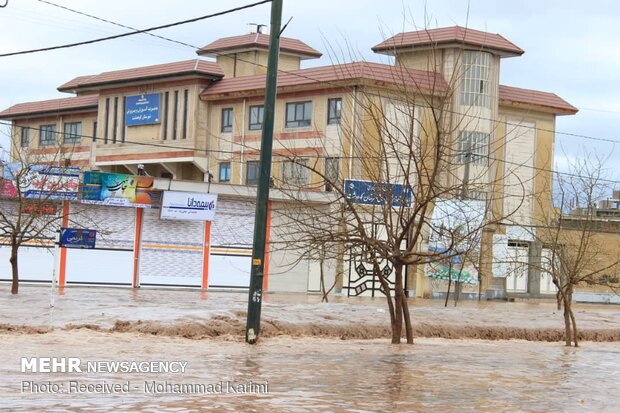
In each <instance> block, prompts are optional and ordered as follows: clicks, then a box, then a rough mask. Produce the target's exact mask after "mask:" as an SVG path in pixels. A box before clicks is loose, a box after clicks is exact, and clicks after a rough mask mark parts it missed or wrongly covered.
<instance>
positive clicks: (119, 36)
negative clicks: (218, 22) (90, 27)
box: [0, 0, 271, 57]
mask: <svg viewBox="0 0 620 413" xmlns="http://www.w3.org/2000/svg"><path fill="white" fill-rule="evenodd" d="M269 2H271V0H262V1H259V2H256V3H250V4H246V5H243V6H239V7H235V8H232V9H228V10H224V11H221V12H216V13H212V14H207V15H204V16H199V17H194V18H191V19H187V20H182V21H177V22H174V23H168V24H164V25H160V26H154V27H149V28H147V29H141V30H133V31H131V32H127V33H120V34H116V35H113V36H106V37H100V38H97V39H91V40H85V41H82V42H75V43H68V44H63V45H58V46H50V47H42V48H39V49H30V50H22V51H18V52H10V53H2V54H0V57H9V56H18V55H25V54H31V53H38V52H46V51H50V50H58V49H68V48H71V47H76V46H83V45H87V44H93V43H99V42H103V41H107V40H113V39H120V38H122V37H128V36H133V35H136V34H142V33H148V32H151V31H154V30H161V29H167V28H170V27H175V26H180V25H184V24H188V23H194V22H197V21H201V20H206V19H210V18H213V17H217V16H223V15H226V14H230V13H234V12H237V11H241V10H245V9H249V8H252V7H256V6H259V5H261V4H265V3H269Z"/></svg>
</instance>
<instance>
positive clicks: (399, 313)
mask: <svg viewBox="0 0 620 413" xmlns="http://www.w3.org/2000/svg"><path fill="white" fill-rule="evenodd" d="M396 282H397V283H398V277H397V278H396ZM396 285H398V284H396ZM388 294H389V290H388ZM394 307H396V308H395V311H394V313H395V314H394V315H395V317H394V325H393V326H392V344H400V337H401V336H402V334H403V297H402V296H401V295H400V294H399V293H398V287H396V291H395V294H394Z"/></svg>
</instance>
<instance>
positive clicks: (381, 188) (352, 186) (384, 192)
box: [344, 179, 412, 208]
mask: <svg viewBox="0 0 620 413" xmlns="http://www.w3.org/2000/svg"><path fill="white" fill-rule="evenodd" d="M344 193H345V196H346V197H347V199H350V200H351V201H352V202H355V203H356V204H362V205H385V204H386V203H389V204H391V205H392V206H395V207H400V206H404V207H407V208H408V207H410V206H411V198H412V191H411V187H410V186H405V185H400V184H387V183H381V182H370V181H357V180H352V179H345V181H344Z"/></svg>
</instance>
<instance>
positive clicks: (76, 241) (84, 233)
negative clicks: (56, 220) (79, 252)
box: [60, 228, 97, 249]
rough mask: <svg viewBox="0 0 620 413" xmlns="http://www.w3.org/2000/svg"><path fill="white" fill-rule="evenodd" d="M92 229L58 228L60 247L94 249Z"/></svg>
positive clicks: (95, 236) (94, 236)
mask: <svg viewBox="0 0 620 413" xmlns="http://www.w3.org/2000/svg"><path fill="white" fill-rule="evenodd" d="M96 238H97V231H95V230H94V229H79V228H60V246H61V247H65V248H86V249H93V248H95V239H96Z"/></svg>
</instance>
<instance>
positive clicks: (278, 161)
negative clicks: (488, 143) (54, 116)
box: [0, 120, 620, 185]
mask: <svg viewBox="0 0 620 413" xmlns="http://www.w3.org/2000/svg"><path fill="white" fill-rule="evenodd" d="M0 125H5V126H12V127H18V128H21V129H32V130H37V131H41V128H36V127H32V126H21V125H13V124H12V123H11V122H6V121H2V120H0ZM207 133H208V134H209V136H210V137H213V138H218V139H220V138H221V137H220V136H218V135H214V134H212V133H211V132H207ZM63 134H64V133H63V132H56V135H63ZM71 135H72V136H79V137H80V138H87V139H92V140H93V141H94V142H96V141H100V142H101V141H103V142H105V138H103V137H96V136H92V135H83V134H71ZM116 143H128V144H134V145H138V146H151V147H158V148H166V149H178V150H191V151H195V152H201V153H205V154H223V155H239V154H240V152H239V151H224V150H215V149H203V148H197V147H191V146H180V145H172V144H164V143H153V142H139V141H129V140H124V141H119V142H116ZM110 144H111V145H114V143H110ZM248 149H251V150H256V148H248ZM276 156H285V155H276ZM475 156H477V157H483V158H486V159H489V160H490V161H496V162H500V163H504V164H508V165H514V166H518V167H523V168H527V169H532V170H535V171H539V172H549V173H551V174H557V175H563V176H569V177H573V178H582V179H587V178H590V177H588V176H585V175H579V174H573V173H570V172H561V171H556V170H553V169H548V168H540V167H537V166H532V165H525V164H520V163H517V162H511V161H507V160H505V159H499V158H495V157H492V156H490V155H480V154H476V155H475ZM314 158H317V159H327V158H333V156H329V155H319V154H318V153H317V154H316V156H314ZM338 158H339V159H343V160H349V159H354V160H367V159H371V158H372V157H370V156H340V157H338ZM381 159H382V158H381ZM226 162H233V163H238V164H242V163H243V162H241V161H240V160H239V161H237V160H235V159H231V160H226ZM280 162H287V160H286V159H285V160H274V161H273V163H280ZM513 172H514V171H513ZM598 181H600V182H606V183H610V184H615V185H618V184H620V180H611V179H604V178H600V179H598Z"/></svg>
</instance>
